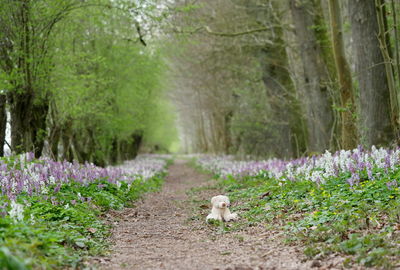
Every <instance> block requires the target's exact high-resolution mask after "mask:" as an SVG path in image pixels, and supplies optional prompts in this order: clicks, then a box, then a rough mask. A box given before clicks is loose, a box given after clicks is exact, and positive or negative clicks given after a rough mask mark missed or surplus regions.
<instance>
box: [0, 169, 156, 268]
mask: <svg viewBox="0 0 400 270" xmlns="http://www.w3.org/2000/svg"><path fill="white" fill-rule="evenodd" d="M162 179H163V176H162V175H160V176H158V177H154V178H152V179H149V180H147V181H145V182H144V181H135V182H133V183H132V185H127V184H126V183H122V185H121V186H120V187H119V188H118V187H117V186H116V185H115V184H111V183H109V182H108V181H102V180H99V181H98V182H96V183H91V184H89V185H88V186H83V185H81V184H74V183H69V184H65V185H63V186H62V187H61V188H60V191H59V192H57V193H53V194H51V193H49V194H47V196H33V197H31V196H27V195H25V196H24V195H23V194H22V195H20V196H18V198H17V201H18V203H20V204H22V205H24V219H23V220H21V221H15V220H13V219H11V218H10V217H9V216H4V217H2V218H0V246H1V248H0V269H61V268H66V267H69V268H83V267H84V265H83V261H84V258H85V257H86V256H92V255H100V254H104V253H105V252H106V251H107V249H108V243H107V237H108V236H109V232H110V230H109V229H110V228H109V226H108V225H106V223H105V222H104V221H103V220H102V219H101V216H102V214H103V213H105V212H106V211H108V210H110V209H121V208H123V207H129V206H132V203H133V202H134V201H135V200H137V199H138V198H139V197H140V196H142V195H143V193H145V192H149V191H155V190H158V189H159V188H160V186H161V185H162V181H163V180H162ZM49 190H53V188H49ZM5 201H6V198H0V204H1V203H4V202H5Z"/></svg>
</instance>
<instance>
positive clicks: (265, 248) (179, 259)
mask: <svg viewBox="0 0 400 270" xmlns="http://www.w3.org/2000/svg"><path fill="white" fill-rule="evenodd" d="M208 179H209V176H207V175H205V174H200V173H198V172H196V171H195V170H194V169H192V168H190V167H188V166H187V165H186V164H185V163H184V162H183V161H177V162H176V163H175V164H174V165H172V166H171V167H170V170H169V176H168V177H167V179H166V182H165V184H164V187H163V189H162V191H161V192H158V193H152V194H148V195H147V196H146V198H145V199H144V200H143V201H141V202H139V203H138V204H137V205H136V207H135V208H130V209H125V210H123V211H120V212H117V213H116V215H115V216H116V218H117V219H118V216H119V219H118V221H115V226H114V229H113V232H112V234H113V236H112V241H113V245H114V246H113V253H112V254H111V255H110V257H109V258H107V259H102V260H101V263H100V268H101V269H185V270H189V269H190V270H192V269H202V270H204V269H221V270H222V269H225V270H228V269H231V270H233V269H235V270H244V269H246V270H247V269H310V267H311V265H310V264H311V263H310V262H308V263H302V262H301V258H302V257H301V255H300V253H299V252H298V251H297V250H296V249H295V248H294V247H293V248H292V247H287V246H283V245H279V241H276V240H274V238H275V237H279V236H276V235H274V233H273V232H269V231H267V230H265V229H263V228H261V227H249V228H248V229H246V230H245V231H240V232H231V233H224V234H221V233H219V232H218V228H215V227H212V226H210V225H207V224H206V222H205V217H206V214H207V212H208V211H209V209H203V208H206V205H208V204H209V203H208V201H209V199H210V198H211V197H212V196H213V195H217V194H218V193H219V192H218V190H215V189H211V188H210V185H211V181H208ZM194 187H196V189H195V190H194V191H192V193H191V194H192V195H190V196H189V195H188V192H187V191H188V190H190V189H191V188H194ZM189 193H190V192H189ZM203 200H204V201H203ZM199 203H201V204H199ZM199 206H200V207H199ZM203 214H204V215H203Z"/></svg>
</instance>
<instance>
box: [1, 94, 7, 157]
mask: <svg viewBox="0 0 400 270" xmlns="http://www.w3.org/2000/svg"><path fill="white" fill-rule="evenodd" d="M6 103H7V99H6V96H5V95H0V157H3V156H4V144H5V141H6V128H7V111H6Z"/></svg>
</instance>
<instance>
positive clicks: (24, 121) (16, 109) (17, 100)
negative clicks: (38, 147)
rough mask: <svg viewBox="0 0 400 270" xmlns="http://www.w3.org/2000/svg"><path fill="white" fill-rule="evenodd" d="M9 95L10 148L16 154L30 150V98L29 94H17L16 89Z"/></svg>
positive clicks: (31, 148)
mask: <svg viewBox="0 0 400 270" xmlns="http://www.w3.org/2000/svg"><path fill="white" fill-rule="evenodd" d="M14 91H15V92H13V93H11V94H10V95H9V104H10V115H11V148H12V151H13V152H14V153H16V154H21V153H24V152H27V151H32V150H33V147H32V141H31V138H30V134H29V133H30V132H29V130H30V125H31V123H30V120H31V111H32V99H33V97H32V96H31V95H29V94H19V93H17V91H18V90H14Z"/></svg>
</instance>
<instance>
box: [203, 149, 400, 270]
mask: <svg viewBox="0 0 400 270" xmlns="http://www.w3.org/2000/svg"><path fill="white" fill-rule="evenodd" d="M399 161H400V150H399V149H396V150H388V149H383V148H380V149H377V148H372V149H371V150H369V151H366V150H363V149H361V148H358V149H354V150H351V151H339V152H336V153H334V154H331V153H329V152H327V153H325V154H324V155H320V156H313V157H311V158H302V159H297V160H292V161H283V160H267V161H235V160H233V159H232V158H229V157H215V156H203V157H200V158H199V159H198V161H197V164H198V165H199V166H201V167H202V168H204V169H206V170H210V171H212V172H213V173H215V174H216V177H217V178H218V179H220V184H221V185H222V187H223V189H224V190H225V191H226V193H227V194H228V195H229V196H230V198H231V200H232V201H236V202H237V205H236V206H235V207H234V210H236V211H239V214H240V215H241V216H242V218H243V219H242V223H240V224H236V225H233V227H232V228H231V229H237V228H238V227H239V228H240V227H241V226H247V225H249V224H254V223H262V224H265V226H266V228H267V229H271V230H274V229H277V230H282V229H283V230H284V231H285V233H286V241H287V242H288V243H290V242H296V243H301V244H302V245H304V253H305V255H306V256H307V257H309V258H312V259H317V260H318V259H323V258H327V257H329V256H330V255H333V256H334V255H335V254H342V255H344V256H342V257H341V259H340V260H339V262H340V263H342V264H343V265H344V266H351V265H353V264H354V263H359V264H362V265H364V266H379V267H385V268H390V267H393V266H395V265H397V263H398V261H399V260H400V253H399V251H398V243H399V241H400V234H399V223H400V220H399V216H400V212H399V196H400V191H399V187H398V186H399V182H398V178H399V175H400V165H399V164H400V162H399ZM331 258H332V257H331Z"/></svg>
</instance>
